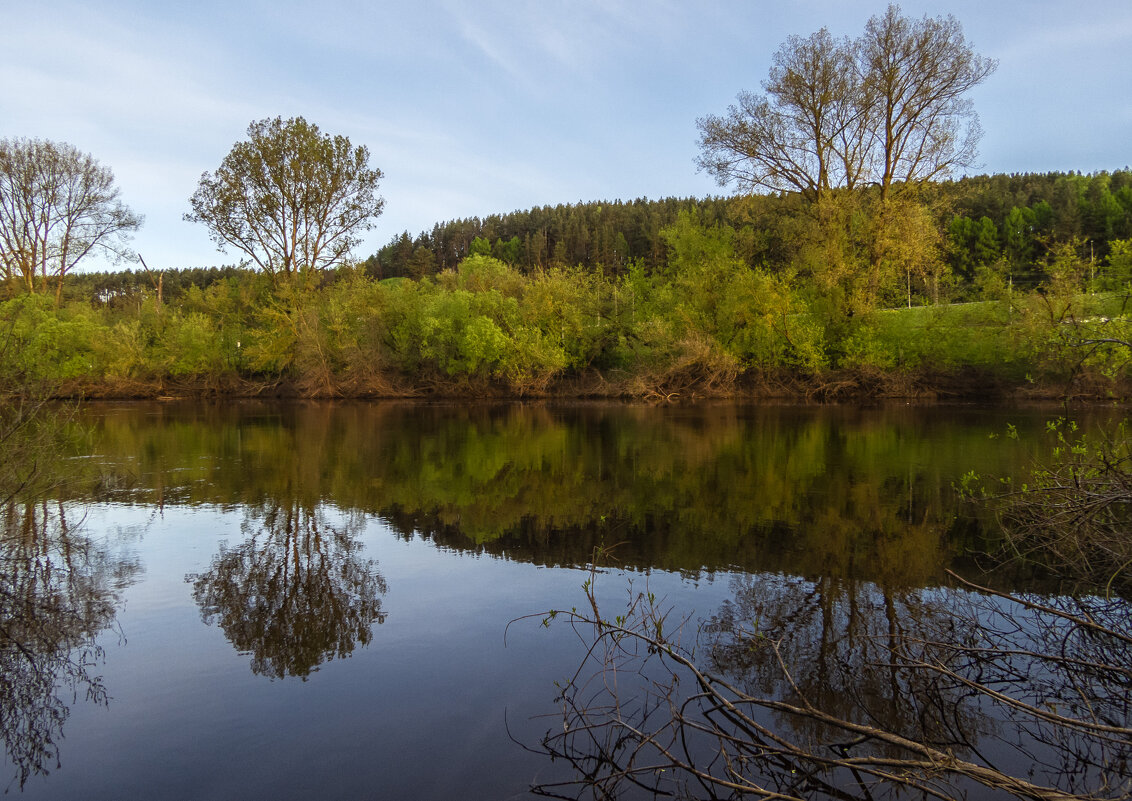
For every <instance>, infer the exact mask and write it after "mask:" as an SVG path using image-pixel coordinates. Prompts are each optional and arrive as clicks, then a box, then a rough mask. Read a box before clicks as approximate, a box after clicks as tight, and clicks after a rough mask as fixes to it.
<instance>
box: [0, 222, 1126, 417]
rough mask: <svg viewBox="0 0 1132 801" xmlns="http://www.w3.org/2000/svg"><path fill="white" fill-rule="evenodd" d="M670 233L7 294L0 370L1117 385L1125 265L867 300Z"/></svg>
mask: <svg viewBox="0 0 1132 801" xmlns="http://www.w3.org/2000/svg"><path fill="white" fill-rule="evenodd" d="M670 239H671V242H672V245H673V255H672V256H671V257H670V259H669V265H668V267H667V268H666V269H664V270H649V269H647V268H645V267H644V266H643V265H641V264H634V265H630V267H629V269H628V270H626V271H625V272H624V273H623V274H620V275H614V276H606V275H604V274H603V273H601V272H599V271H594V270H588V269H584V268H580V267H579V268H550V269H546V270H538V271H534V272H527V273H524V272H521V271H519V270H518V269H517V268H515V267H513V266H511V265H509V264H507V263H505V262H503V261H501V260H498V259H495V258H493V257H491V256H486V255H474V256H471V257H468V258H466V259H464V260H463V261H462V262H461V263H460V264H459V266H458V267H457V268H456V269H454V270H447V271H445V272H443V273H441V274H439V275H437V276H435V277H423V278H421V279H410V278H393V279H384V280H378V279H375V278H373V277H371V276H369V275H367V274H366V272H365V271H364V270H363V269H361V268H342V269H339V270H337V271H333V272H330V273H325V274H320V275H318V276H305V277H303V276H301V277H299V278H298V279H296V280H292V281H285V282H278V281H273V280H271V279H270V278H269V277H267V276H265V275H263V274H261V273H257V272H252V271H248V270H227V271H225V272H224V273H222V274H220V275H218V276H216V277H215V280H212V281H210V282H207V283H204V282H202V284H203V286H202V285H197V284H191V285H189V286H188V287H187V288H185V289H183V291H181V292H179V293H178V294H177V295H176V297H173V298H170V297H162V295H161V292H160V285H158V287H157V288H155V290H148V291H142V292H136V293H132V294H129V295H126V296H115V297H113V298H101V299H100V298H97V297H96V298H94V299H90V298H73V297H72V298H70V299H65V300H64V301H62V302H59V301H56V299H54V298H51V297H50V296H47V295H29V294H24V295H16V296H14V297H10V298H9V299H7V300H4V301H2V302H0V338H2V341H3V346H2V350H3V359H2V360H0V379H3V380H5V381H6V382H7V383H8V385H9V386H36V387H38V388H40V390H39V391H43V390H42V388H44V387H47V388H49V390H50V392H51V394H54V395H55V396H59V397H87V398H161V397H171V396H177V397H180V396H221V397H228V396H230V397H239V396H283V397H317V398H331V397H344V398H398V397H438V398H439V397H460V398H463V397H474V398H530V397H607V398H636V399H652V400H677V399H678V400H682V401H684V400H693V399H697V398H707V397H749V398H767V399H769V398H781V399H796V400H815V401H831V400H851V399H870V398H917V399H933V398H934V399H963V400H996V399H1003V398H1007V397H1016V398H1017V397H1034V398H1065V397H1074V398H1082V399H1084V398H1088V399H1098V400H1100V399H1112V400H1125V399H1128V398H1129V397H1132V347H1129V342H1130V341H1132V317H1130V314H1132V303H1130V302H1129V298H1130V290H1129V288H1128V285H1127V284H1124V285H1123V286H1120V285H1117V286H1116V287H1115V288H1112V287H1100V288H1097V287H1090V286H1089V285H1088V284H1087V282H1086V281H1085V280H1083V279H1082V278H1081V275H1082V274H1083V271H1080V273H1078V274H1075V275H1070V276H1068V277H1066V278H1064V279H1057V278H1055V279H1052V280H1050V281H1048V282H1046V283H1044V284H1042V285H1040V286H1038V287H1037V288H1035V289H1032V290H1027V291H1022V290H1019V289H1014V288H1012V287H1009V286H1002V287H998V288H997V291H995V292H989V291H988V293H987V295H988V296H989V299H986V300H982V301H977V302H967V303H954V304H951V303H946V302H943V301H939V302H936V303H932V304H930V305H919V306H916V305H912V306H909V307H905V308H895V309H881V308H868V307H867V306H862V304H860V303H854V302H852V298H849V297H847V295H846V293H845V292H844V291H843V288H842V287H839V286H832V287H819V286H817V285H816V284H814V283H813V282H805V281H799V280H793V277H792V276H788V275H784V274H781V273H779V274H774V273H771V272H769V271H767V270H764V269H760V268H756V267H751V266H749V265H748V264H746V263H745V262H743V261H742V260H740V259H738V258H736V257H735V256H734V253H733V252H732V251H731V250H730V248H729V245H728V238H727V235H726V232H725V231H721V229H719V228H714V229H707V228H704V227H702V226H696V225H693V224H691V223H688V224H687V225H686V226H685V229H684V230H677V231H675V232H673V234H672V235H671V237H670ZM925 302H926V301H925Z"/></svg>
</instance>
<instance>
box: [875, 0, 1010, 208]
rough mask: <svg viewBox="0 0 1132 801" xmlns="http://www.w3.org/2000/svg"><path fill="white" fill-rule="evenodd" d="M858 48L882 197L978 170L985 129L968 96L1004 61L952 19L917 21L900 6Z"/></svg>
mask: <svg viewBox="0 0 1132 801" xmlns="http://www.w3.org/2000/svg"><path fill="white" fill-rule="evenodd" d="M859 48H860V49H859V56H858V58H859V64H860V67H859V69H860V70H861V72H862V74H863V76H864V81H865V83H866V84H867V86H868V92H867V98H868V102H869V103H870V105H871V109H870V114H869V116H870V118H871V119H872V120H873V122H872V125H871V128H872V131H871V133H872V136H873V140H874V146H873V149H874V152H875V154H876V167H875V170H876V175H875V176H874V179H873V180H874V181H875V182H876V183H877V185H879V186H880V192H881V199H882V200H883V199H885V198H887V197H888V194H889V192H890V191H891V189H892V187H893V185H894V184H895V183H902V184H915V183H922V182H924V181H928V180H931V179H933V178H936V177H939V176H946V175H949V174H951V173H952V172H953V171H954V170H955V169H957V168H962V167H969V166H973V165H974V163H975V157H976V152H977V151H976V147H977V145H978V141H979V138H980V136H981V135H982V129H981V128H980V127H979V118H978V115H976V114H975V111H974V107H973V105H972V103H971V101H970V99H968V98H966V97H965V95H966V94H967V92H969V91H970V90H971V89H973V88H975V87H976V86H978V85H979V84H980V83H982V82H983V81H984V80H985V79H986V78H987V76H989V75H990V74H991V73H992V72H994V70H995V69H996V68H997V66H998V62H997V61H995V60H994V59H989V58H984V57H982V56H980V55H978V54H977V53H975V52H974V50H972V49H971V46H970V45H969V44H968V43H967V40H966V39H965V38H964V36H963V27H962V26H961V25H960V24H959V22H958V21H957V20H956V19H955V18H954V17H952V16H950V15H949V16H947V17H935V18H929V17H927V16H925V17H924V18H923V19H920V20H913V19H909V18H908V17H903V16H901V15H900V7H899V6H895V5H890V6H889V7H888V10H887V11H886V12H885V14H884V16H880V17H873V18H871V19H870V20H869V22H868V24H867V25H866V26H865V34H864V36H863V37H862V38H861V39H860V41H859Z"/></svg>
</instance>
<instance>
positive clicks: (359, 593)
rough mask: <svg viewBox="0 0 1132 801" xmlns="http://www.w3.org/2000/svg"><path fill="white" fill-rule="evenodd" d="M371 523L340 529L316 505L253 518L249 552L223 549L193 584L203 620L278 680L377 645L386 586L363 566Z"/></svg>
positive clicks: (283, 505)
mask: <svg viewBox="0 0 1132 801" xmlns="http://www.w3.org/2000/svg"><path fill="white" fill-rule="evenodd" d="M363 523H364V518H363V517H362V516H361V515H354V516H353V517H351V518H349V519H348V520H346V522H345V523H344V524H341V525H332V524H330V523H329V522H328V521H327V520H326V516H325V514H323V512H322V511H321V510H320V509H319V508H318V507H317V506H316V505H315V504H313V503H310V504H306V503H303V502H301V501H298V500H289V501H269V502H267V503H266V504H265V505H264V506H263V507H261V508H260V509H258V510H256V511H253V512H251V513H250V514H249V518H248V520H247V521H246V522H245V523H244V533H245V536H246V537H247V539H246V540H245V541H244V542H243V543H242V544H241V545H239V546H238V547H235V548H226V547H223V546H222V547H221V550H220V553H219V554H217V556H216V557H215V558H213V560H212V568H211V569H210V570H209V571H208V572H207V573H202V574H199V575H190V576H188V577H187V580H189V581H191V582H192V584H193V597H194V598H195V599H196V602H197V603H198V604H199V605H200V609H201V616H202V618H203V619H204V621H205V622H206V623H208V624H210V625H211V624H212V623H213V621H216V622H217V623H218V624H219V625H220V627H221V628H222V629H223V630H224V633H225V634H226V635H227V637H228V639H229V640H230V641H231V643H232V644H233V645H234V646H235V647H236V648H237V650H239V651H242V652H247V653H250V654H251V656H252V672H254V673H256V674H258V675H262V676H269V677H271V678H284V677H286V676H300V677H302V678H304V679H305V678H306V677H307V676H309V675H310V673H311V671H312V670H316V669H317V668H318V666H319V665H320V664H322V663H323V662H324V661H327V660H330V659H334V658H335V657H338V658H344V657H346V656H348V655H349V654H350V653H352V652H353V650H354V648H355V646H357V645H359V644H360V645H363V646H365V645H368V644H369V642H370V639H371V638H372V636H373V633H372V628H371V627H372V624H373V623H374V621H376V622H377V623H382V622H384V621H385V615H384V613H383V612H382V609H381V596H382V595H384V594H385V592H386V584H385V579H384V578H382V576H381V574H380V573H378V572H377V569H376V563H375V562H374V561H373V560H363V559H361V558H360V553H361V543H360V541H359V540H358V538H357V534H358V532H359V530H360V529H361V527H362V525H363ZM249 532H250V533H249Z"/></svg>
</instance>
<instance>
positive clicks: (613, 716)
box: [535, 571, 1132, 801]
mask: <svg viewBox="0 0 1132 801" xmlns="http://www.w3.org/2000/svg"><path fill="white" fill-rule="evenodd" d="M596 575H597V574H596V571H594V572H592V573H591V580H590V582H587V585H586V588H585V589H586V595H587V599H588V602H589V603H588V606H589V610H590V611H587V612H584V613H582V612H578V611H571V612H564V611H558V612H553V613H551V614H550V615H549V616H547V617H546V618H545V622H546V623H548V624H549V622H550V620H551V619H554V618H562V619H565V620H566V621H568V624H569V625H570V626H571V627H572V630H573V631H574V632H575V634H576V635H577V636H578V637H579V638H581V640H582V641H583V642H584V643H585V645H586V648H585V654H584V657H583V658H582V660H581V663H580V664H579V666H578V669H577V670H576V671H575V672H574V675H573V676H572V677H571V678H570V679H569V680H568V681H567V682H566V683H565V684H564V685H563V690H562V693H561V695H560V697H559V699H558V700H559V702H560V703H561V713H560V717H561V725H559V726H558V727H556V728H554V729H551V730H550V731H549V732H548V733H547V735H546V737H545V738H544V739H543V741H542V743H541V745H540V749H539V750H540V751H541V752H543V753H546V754H549V755H551V756H552V757H555V758H557V759H563V760H566V761H567V762H568V763H569V764H571V765H572V766H573V767H574V768H575V770H576V776H575V778H574V779H572V780H570V781H565V782H560V783H556V784H548V785H542V786H539V787H536V788H535V790H536V792H538V793H540V794H542V795H547V796H551V797H556V798H580V797H583V796H584V797H593V798H622V797H625V795H624V794H625V793H628V794H629V797H636V796H634V795H632V793H634V792H637V793H643V794H644V797H659V796H666V797H668V796H671V797H679V798H711V799H715V798H739V797H752V798H778V799H795V798H804V799H813V798H828V799H838V800H839V801H848V800H849V799H862V800H863V799H878V798H882V797H897V796H899V795H900V794H901V791H911V792H913V793H915V794H918V796H919V797H925V798H929V797H930V798H937V799H957V798H966V797H979V798H982V797H987V796H986V794H987V793H994V794H996V796H995V797H1006V798H1026V799H1037V800H1039V801H1070V800H1072V801H1086V800H1088V801H1095V800H1096V799H1120V798H1128V797H1129V796H1130V794H1132V690H1130V685H1129V681H1128V678H1129V665H1130V664H1132V648H1130V643H1132V641H1130V640H1129V639H1128V638H1129V637H1130V636H1132V629H1130V628H1129V626H1130V625H1132V614H1130V612H1132V610H1130V609H1129V604H1128V603H1127V602H1125V601H1121V600H1116V601H1113V600H1109V601H1104V600H1102V599H1095V598H1094V599H1078V600H1066V599H1053V600H1049V601H1038V600H1036V599H1031V598H1018V597H1015V596H1012V595H1010V594H1007V593H1000V592H994V591H989V590H985V588H979V587H977V586H975V585H970V584H969V583H965V582H964V585H965V586H964V587H963V588H961V589H955V590H949V591H947V593H948V596H947V598H946V600H945V602H943V603H941V604H939V608H938V610H936V611H933V610H932V608H930V607H927V606H923V605H922V604H921V605H919V606H915V607H908V609H906V610H905V611H906V612H908V613H907V614H905V615H903V616H901V617H900V618H899V619H898V620H897V621H896V628H894V629H889V631H888V632H886V633H878V634H870V635H868V636H866V637H862V638H861V639H860V643H859V644H858V645H856V646H838V647H842V648H850V647H853V648H858V649H863V650H862V653H863V654H864V661H861V660H860V659H858V660H856V661H854V660H852V659H850V660H848V661H845V662H844V663H842V664H844V669H845V670H848V671H854V670H856V671H862V670H863V671H866V672H869V671H871V672H873V673H875V674H876V675H877V676H879V677H880V678H881V680H882V684H881V685H878V686H884V685H885V683H887V682H891V695H890V697H889V698H887V699H886V698H875V697H869V693H862V694H861V695H860V697H858V698H853V699H846V698H834V699H828V698H822V697H815V696H813V695H812V694H811V688H812V687H813V685H812V681H811V680H810V679H809V678H808V677H807V680H806V681H805V682H803V681H801V680H800V677H799V674H798V673H797V670H798V669H799V668H798V667H797V666H795V665H792V661H793V660H795V659H797V656H796V654H795V653H794V651H796V648H797V643H795V642H793V641H792V640H791V637H792V636H795V637H796V636H802V635H803V634H804V633H803V632H801V631H795V632H794V633H793V635H791V634H790V633H789V632H786V633H783V634H782V635H781V636H776V638H774V639H771V638H768V637H763V636H760V635H758V634H757V633H756V634H753V633H752V631H751V630H749V629H748V630H746V631H744V632H743V633H742V634H735V633H732V634H730V635H727V636H733V637H735V638H736V639H735V640H734V641H732V642H730V643H729V645H730V646H732V647H734V648H736V649H738V650H739V651H747V652H752V653H753V654H754V656H753V658H754V659H755V660H756V662H757V664H758V665H759V666H760V667H758V670H760V671H761V673H760V675H762V676H764V679H766V680H770V679H773V681H772V682H771V683H772V684H774V686H776V687H777V689H774V690H767V687H766V686H765V681H764V687H763V689H762V691H758V690H755V689H752V688H751V687H749V686H746V684H745V681H747V680H744V679H742V677H741V676H740V678H739V679H738V680H732V679H729V678H728V677H727V675H726V674H725V672H720V671H717V670H709V669H708V668H707V667H706V665H707V664H709V663H710V662H712V661H713V660H714V657H703V656H701V655H697V651H696V647H697V646H702V645H703V644H704V643H705V640H704V636H705V631H708V630H703V631H701V633H700V635H699V636H698V637H697V639H696V642H695V643H693V644H691V645H682V644H681V637H686V636H687V632H686V631H685V630H684V629H683V628H681V629H680V630H672V629H670V627H669V626H668V624H667V623H666V620H667V617H668V615H669V613H668V612H665V611H663V610H661V609H660V608H659V607H658V604H657V602H656V599H655V598H653V597H652V596H651V595H650V594H648V593H647V592H645V593H636V594H635V595H634V594H633V593H632V591H631V592H630V602H629V604H628V606H627V608H626V610H625V611H624V613H623V614H619V615H617V616H616V617H615V618H613V619H608V618H606V617H604V616H603V615H602V610H601V609H600V608H599V607H598V604H597V601H596V596H595V595H594V588H593V580H594V579H595V578H596ZM709 629H710V627H709ZM719 631H720V630H718V629H717V630H716V631H715V634H714V635H712V634H711V632H710V631H708V640H707V642H708V644H711V642H710V641H711V636H716V637H719V636H722V635H720V634H719ZM710 650H712V652H716V650H717V649H714V648H713V649H710ZM850 656H852V655H851V654H850ZM858 656H859V655H858ZM886 677H887V678H886ZM848 680H849V681H857V682H858V683H862V684H864V685H868V684H869V682H870V677H869V676H867V675H859V676H858V675H851V676H849V677H848ZM878 704H880V705H881V706H882V707H884V708H883V709H882V708H879V707H878V706H877V705H878ZM890 704H896V705H897V709H896V710H891V709H888V706H889V705H890ZM933 710H934V711H933ZM944 710H950V713H949V715H950V717H949V719H948V720H947V721H943V720H942V719H940V720H936V719H935V718H937V717H939V715H940V714H942V711H944ZM887 713H893V714H895V715H896V716H895V717H891V716H889V717H886V714H887ZM925 715H926V717H925ZM988 735H993V736H994V737H995V739H996V741H997V742H998V743H999V745H998V746H997V748H998V750H999V751H1002V750H1003V749H1005V750H1007V751H1010V750H1013V751H1015V752H1016V753H1017V754H1018V758H1017V759H1016V761H1015V763H1014V767H1015V769H1014V770H1011V769H1010V768H1009V767H1008V766H1007V765H1008V764H1009V763H1007V764H1006V765H1004V764H1002V763H1001V759H1000V757H1001V754H1000V756H999V757H994V758H988V757H987V756H986V754H985V753H984V752H985V744H984V740H985V739H986V737H987V736H988ZM1018 760H1020V761H1018ZM1019 768H1020V769H1019ZM1027 770H1028V771H1029V772H1027Z"/></svg>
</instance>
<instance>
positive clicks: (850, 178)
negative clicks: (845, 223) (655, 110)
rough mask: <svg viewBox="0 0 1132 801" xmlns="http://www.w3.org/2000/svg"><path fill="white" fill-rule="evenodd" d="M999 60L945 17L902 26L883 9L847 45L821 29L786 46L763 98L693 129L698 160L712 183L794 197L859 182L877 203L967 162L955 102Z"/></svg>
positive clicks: (973, 133) (968, 151) (969, 152)
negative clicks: (874, 189)
mask: <svg viewBox="0 0 1132 801" xmlns="http://www.w3.org/2000/svg"><path fill="white" fill-rule="evenodd" d="M996 66H997V62H995V61H994V60H993V59H988V58H984V57H982V56H979V55H978V54H976V53H975V52H974V51H973V50H972V49H971V47H970V45H969V44H968V43H967V41H966V39H965V38H964V36H963V30H962V27H961V26H960V24H959V23H958V22H957V21H956V20H955V19H954V18H953V17H950V16H949V17H946V18H928V17H924V18H923V19H921V20H912V19H909V18H907V17H903V16H901V14H900V8H899V6H895V5H891V6H889V7H888V10H887V12H886V13H885V14H884V15H883V16H880V17H873V18H872V19H870V20H869V22H868V24H867V25H866V26H865V33H864V35H863V36H862V37H861V38H860V39H858V40H856V41H850V40H848V39H842V40H836V39H834V38H833V37H832V36H831V35H830V34H829V32H828V31H827V30H825V29H824V28H823V29H822V30H820V31H818V32H817V33H814V34H812V35H811V36H809V37H808V38H802V37H798V36H792V37H790V38H789V39H788V40H787V41H786V42H785V43H784V44H783V45H782V47H781V48H779V50H778V52H777V53H776V54H775V57H774V66H773V67H772V68H771V71H770V76H769V79H768V80H767V81H766V82H764V84H763V89H764V90H765V92H766V94H765V95H756V94H752V93H750V92H743V93H741V94H740V95H739V98H738V99H739V103H738V105H736V106H731V107H730V109H729V110H728V114H727V116H726V117H718V116H714V115H708V116H706V117H703V118H701V119H700V120H698V121H697V126H698V128H699V130H700V148H701V154H700V156H699V158H698V160H697V163H698V164H699V166H700V167H701V168H702V169H705V170H707V171H708V172H709V173H711V174H712V175H714V176H715V178H716V179H717V180H718V181H719V183H720V184H721V185H727V184H735V185H737V186H738V188H739V189H740V190H747V191H755V190H767V189H769V190H772V191H781V190H786V191H798V192H801V193H802V194H803V195H805V196H806V197H807V198H808V199H810V200H811V201H815V200H817V199H819V197H820V196H821V195H822V194H823V193H825V192H827V191H828V190H830V189H837V188H847V189H852V188H854V187H856V186H858V185H861V184H864V183H869V184H873V185H876V186H879V187H880V192H881V197H882V199H884V198H886V197H887V196H888V194H889V193H890V192H891V191H892V189H893V187H894V186H897V185H904V184H916V183H921V182H923V181H927V180H931V179H933V178H938V177H940V176H944V175H948V174H950V173H951V172H952V171H954V170H955V169H957V168H961V167H966V166H969V165H971V164H972V163H973V162H974V159H975V147H976V145H977V143H978V139H979V135H980V129H979V124H978V117H977V116H976V114H975V112H974V109H973V107H972V105H971V102H970V100H968V99H966V98H965V94H966V93H967V92H968V91H969V90H970V89H972V88H974V87H975V86H977V85H978V84H979V83H981V82H982V81H983V80H984V79H986V77H987V76H988V75H990V74H991V73H992V72H993V71H994V69H995V67H996Z"/></svg>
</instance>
